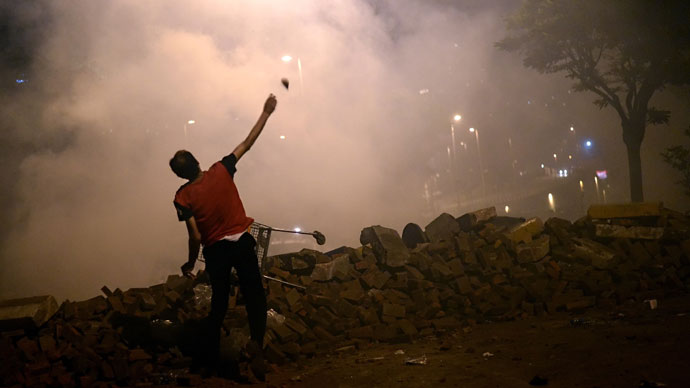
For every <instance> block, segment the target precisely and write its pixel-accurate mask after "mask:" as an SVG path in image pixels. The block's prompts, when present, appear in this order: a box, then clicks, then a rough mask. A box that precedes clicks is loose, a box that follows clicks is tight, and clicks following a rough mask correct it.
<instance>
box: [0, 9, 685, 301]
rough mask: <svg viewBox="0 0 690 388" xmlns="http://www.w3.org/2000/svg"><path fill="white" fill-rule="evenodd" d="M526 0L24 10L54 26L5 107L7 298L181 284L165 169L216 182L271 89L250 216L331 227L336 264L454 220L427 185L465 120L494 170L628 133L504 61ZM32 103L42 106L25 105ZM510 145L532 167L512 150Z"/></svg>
mask: <svg viewBox="0 0 690 388" xmlns="http://www.w3.org/2000/svg"><path fill="white" fill-rule="evenodd" d="M514 3H515V2H510V1H503V2H499V1H496V2H489V3H488V4H487V5H484V6H480V5H477V3H471V2H470V4H472V5H473V6H465V7H464V8H463V7H459V6H453V5H451V2H441V1H437V2H429V1H421V0H398V1H392V0H391V1H384V2H376V4H373V2H369V1H364V0H352V1H329V2H323V1H314V0H293V1H274V0H273V1H268V0H257V1H251V2H243V1H218V0H202V1H195V2H170V1H162V0H161V1H145V2H142V1H135V0H130V1H126V0H125V1H85V0H84V1H79V0H74V1H61V2H45V3H44V4H43V6H44V7H46V8H44V9H42V10H37V9H36V8H31V9H29V10H27V11H26V12H28V16H27V18H29V19H30V18H31V15H32V13H31V12H34V13H36V12H38V13H41V14H42V15H44V16H45V15H46V14H47V15H49V18H50V23H48V24H47V25H46V26H45V28H44V30H42V34H41V40H40V42H39V43H40V44H39V45H38V46H37V49H36V53H37V59H36V60H35V61H34V62H33V68H32V69H31V71H30V74H32V76H33V79H31V80H29V81H30V82H32V83H33V85H32V87H33V89H30V91H28V92H26V93H24V94H23V97H22V99H21V100H18V101H15V102H14V103H13V104H11V105H10V106H9V107H6V108H5V109H4V111H5V113H7V112H10V110H12V112H14V113H13V114H12V119H11V122H12V124H11V129H10V130H8V134H9V137H10V140H11V142H14V144H21V145H24V146H23V147H24V148H21V147H20V146H17V147H20V148H21V149H19V150H18V148H15V149H13V150H12V153H11V154H12V155H14V156H16V158H15V157H13V158H12V159H13V160H14V163H15V164H16V165H15V167H16V174H13V175H12V176H11V177H6V178H3V183H6V185H5V187H6V189H5V190H8V192H10V194H7V195H6V196H7V197H8V198H11V199H12V201H11V204H12V206H11V208H10V209H9V210H7V214H6V215H5V217H6V218H8V225H11V226H10V227H9V228H8V230H7V231H6V232H5V233H4V235H3V244H2V248H1V250H0V255H1V258H0V259H1V260H2V261H1V263H2V266H3V270H2V275H1V278H0V284H2V286H0V297H16V296H26V295H31V294H45V293H49V294H53V295H56V296H57V297H60V298H83V297H88V296H92V295H94V294H95V293H97V290H98V289H99V288H100V287H101V286H102V285H104V284H107V285H108V286H110V287H111V288H112V287H120V288H123V289H125V288H129V287H138V286H148V285H150V284H153V283H155V282H159V281H163V280H164V279H165V277H166V276H167V275H168V274H170V273H178V272H179V266H180V265H181V264H182V263H183V262H184V261H185V260H186V230H185V228H184V225H183V224H182V223H179V222H177V219H176V215H175V211H174V208H173V206H172V199H173V195H174V193H175V191H176V189H177V188H178V187H179V186H180V185H181V184H183V183H184V182H183V181H182V180H180V179H179V178H177V177H176V176H175V175H174V174H173V173H172V172H171V171H170V169H169V167H168V164H167V163H168V160H169V159H170V157H171V156H172V155H173V153H174V152H175V151H177V150H178V149H188V150H190V151H191V152H192V153H194V155H195V156H196V157H197V159H198V160H199V161H200V163H201V165H202V168H204V169H205V168H208V167H209V166H210V165H211V164H212V163H214V162H215V161H217V160H219V159H220V158H222V157H223V156H224V155H227V154H228V153H230V152H231V151H232V150H233V149H234V147H235V146H236V145H237V144H238V143H239V142H240V141H242V140H243V139H244V137H245V136H246V135H247V133H248V132H249V130H250V129H251V127H252V125H253V124H254V122H255V121H256V119H257V118H258V116H259V114H260V112H261V108H262V105H263V102H264V100H265V98H266V97H267V96H268V94H269V93H275V94H276V95H277V98H278V107H277V110H276V112H275V113H274V115H273V116H272V117H271V118H270V119H269V122H268V124H267V125H266V128H265V130H264V132H263V134H262V135H261V137H260V138H259V139H258V141H257V143H256V144H255V145H254V147H253V148H252V150H251V151H249V152H248V153H247V154H246V155H245V156H244V158H243V159H242V160H241V161H240V162H239V164H238V172H237V174H236V183H237V186H238V188H239V191H240V194H241V196H242V198H243V201H244V205H245V209H246V210H247V213H248V215H250V216H251V217H254V218H255V219H256V220H257V221H259V222H262V223H265V224H268V225H271V226H274V227H284V228H294V227H301V228H302V229H303V230H308V231H311V230H315V229H316V230H319V231H321V232H323V233H324V234H325V235H326V236H327V239H328V241H327V242H328V243H327V245H326V246H325V247H319V249H325V250H328V249H333V248H336V247H338V246H341V245H349V246H358V245H359V242H358V238H359V232H360V230H361V229H362V228H363V227H365V226H369V225H373V224H381V225H384V226H389V227H392V228H395V229H397V230H399V231H401V230H402V228H403V226H404V225H405V224H406V223H408V222H418V223H420V224H422V226H423V225H426V223H427V222H429V221H430V220H431V219H433V218H434V217H435V216H436V215H438V213H434V211H436V210H438V209H433V208H430V205H429V202H428V197H425V183H427V190H429V185H428V183H429V182H430V177H431V178H433V177H434V175H435V174H436V173H438V172H439V171H442V170H444V169H446V165H447V164H448V154H447V147H448V146H449V145H450V141H451V138H450V136H451V132H450V125H451V123H452V117H453V115H454V114H455V113H459V114H462V116H463V119H462V120H463V121H462V124H457V131H458V136H459V137H458V139H457V141H458V142H459V141H461V140H464V142H467V143H468V144H470V146H471V147H472V146H473V144H474V143H471V142H473V141H474V137H472V136H471V135H470V134H469V133H467V128H468V127H469V126H477V127H478V128H481V131H483V132H480V133H481V136H482V139H481V141H482V142H483V143H482V147H483V149H482V152H483V153H484V154H483V155H482V156H483V157H484V160H485V163H486V168H488V169H489V170H494V171H500V170H501V169H504V167H501V166H510V160H512V159H511V158H513V157H515V158H520V163H521V164H523V165H525V166H526V165H537V164H538V162H539V160H542V159H544V158H545V156H544V155H546V156H549V155H550V153H549V152H550V151H549V150H548V149H549V147H550V145H549V143H548V142H549V140H546V139H545V137H544V133H545V131H546V129H548V128H550V127H553V126H554V125H561V124H562V125H564V126H565V125H570V123H569V122H575V121H577V122H578V129H579V128H585V129H582V131H583V132H587V133H590V134H592V135H594V134H596V133H599V132H598V131H603V130H604V129H605V128H604V127H606V126H609V127H617V126H618V121H617V119H616V117H615V115H614V113H612V112H608V111H601V112H600V111H597V110H596V108H594V107H593V106H592V105H591V103H590V101H591V97H590V96H586V95H584V96H580V97H576V96H574V95H570V94H568V93H567V90H568V85H569V84H568V82H567V81H566V80H563V79H561V78H562V77H561V78H559V77H556V76H551V77H547V76H542V75H538V74H536V73H533V72H530V71H528V70H525V69H523V68H522V66H521V64H520V61H519V59H518V58H514V57H511V56H509V55H507V54H505V53H502V52H499V51H497V50H496V49H495V48H494V47H493V42H495V41H496V40H498V39H500V38H501V37H502V34H503V20H502V17H503V16H504V15H505V14H506V13H507V12H509V11H511V10H512V7H513V6H514V5H515V4H514ZM285 55H289V56H291V57H292V59H291V60H290V61H284V60H281V58H283V56H285ZM283 77H286V78H288V79H289V80H290V90H289V91H287V90H285V89H283V87H282V85H281V84H280V79H281V78H283ZM36 85H40V86H36ZM28 101H32V104H34V105H33V106H40V107H41V109H40V111H35V112H27V111H26V109H24V110H22V108H21V105H22V104H23V103H27V102H28ZM36 101H40V104H38V105H37V103H36ZM545 104H546V105H547V106H546V107H544V105H545ZM549 104H552V105H553V106H552V107H550V108H549V106H548V105H549ZM555 107H557V108H555ZM553 109H555V110H553ZM24 115H29V116H31V117H32V118H31V120H28V119H23V118H22V116H24ZM585 116H586V117H585ZM7 117H10V116H7ZM192 121H193V123H192ZM461 130H462V132H461ZM609 132H610V133H611V134H610V135H609V136H610V137H611V139H612V140H611V144H612V147H618V148H620V149H621V150H622V143H621V141H620V138H619V134H618V131H615V130H614V131H609ZM281 136H284V139H281ZM508 138H510V139H511V141H512V143H511V144H512V146H513V147H514V150H512V151H511V152H514V153H515V154H516V155H519V157H518V156H514V155H510V154H508V153H507V152H505V151H504V148H505V144H506V139H508ZM606 141H608V140H606ZM537 142H539V143H540V144H541V145H540V147H541V148H539V150H537V147H536V146H535V143H537ZM553 143H554V144H556V145H557V143H558V140H557V139H556V140H553ZM662 143H663V142H662ZM27 144H28V145H31V146H26V145H27ZM556 145H554V146H556ZM471 147H469V151H468V152H472V151H473V148H471ZM484 147H485V148H484ZM542 149H543V150H542ZM650 154H652V155H651V156H652V157H654V158H657V159H658V157H657V155H658V152H657V151H654V152H650ZM643 157H644V156H643ZM471 160H473V159H467V160H466V162H467V163H470V161H471ZM474 160H476V159H474ZM616 160H618V159H616ZM620 162H621V163H623V164H622V165H621V174H619V175H622V176H623V178H621V179H623V181H624V182H627V180H625V179H627V178H625V175H624V174H625V171H626V170H625V169H626V167H625V160H624V159H623V160H620ZM471 163H474V162H471ZM650 175H653V174H647V176H650ZM466 184H467V187H468V188H462V187H461V188H460V189H461V190H472V189H473V188H472V187H471V186H474V189H476V187H477V181H476V180H474V181H468V182H466ZM463 187H464V186H463ZM625 187H626V186H623V189H622V190H621V193H620V196H621V200H623V198H624V197H625V195H626V193H627V191H626V190H625ZM674 190H675V189H674ZM676 191H677V192H680V190H676ZM657 194H658V193H657ZM674 195H675V194H674ZM657 197H659V198H662V195H657ZM662 199H663V198H662ZM469 206H470V207H472V206H471V205H469ZM465 210H472V209H465ZM456 215H459V214H456ZM274 236H275V234H274ZM276 237H278V236H276ZM278 240H279V239H277V240H276V241H278ZM295 241H297V242H298V243H301V244H302V246H305V247H310V248H316V247H317V246H316V245H315V244H314V243H313V240H310V238H308V237H305V238H303V239H302V240H295ZM281 249H282V248H281V246H280V245H276V246H275V247H272V248H271V252H272V253H278V252H280V251H281ZM286 249H287V248H286ZM200 265H201V264H197V268H198V267H199V266H200Z"/></svg>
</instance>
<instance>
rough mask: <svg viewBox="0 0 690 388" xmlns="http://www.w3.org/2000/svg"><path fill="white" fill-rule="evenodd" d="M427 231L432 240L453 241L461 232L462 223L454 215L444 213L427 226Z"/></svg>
mask: <svg viewBox="0 0 690 388" xmlns="http://www.w3.org/2000/svg"><path fill="white" fill-rule="evenodd" d="M425 232H426V235H427V237H428V238H429V241H431V242H438V241H452V240H453V237H454V236H455V235H456V234H458V232H460V225H459V224H458V222H457V221H456V220H455V218H454V217H453V216H451V215H450V214H448V213H443V214H441V215H440V216H438V217H436V219H435V220H433V221H431V222H430V223H429V225H427V226H426V228H425Z"/></svg>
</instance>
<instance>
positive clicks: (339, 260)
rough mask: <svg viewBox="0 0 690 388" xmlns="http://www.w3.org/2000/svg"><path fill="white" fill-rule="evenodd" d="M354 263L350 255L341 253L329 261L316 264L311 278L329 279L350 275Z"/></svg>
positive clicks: (323, 280)
mask: <svg viewBox="0 0 690 388" xmlns="http://www.w3.org/2000/svg"><path fill="white" fill-rule="evenodd" d="M350 269H352V264H350V258H349V256H348V255H339V256H338V257H335V258H333V260H332V261H331V262H329V263H323V264H316V265H315V266H314V270H313V272H312V273H311V278H312V280H314V281H321V282H325V281H329V280H332V279H333V278H334V277H336V276H338V275H339V276H341V277H342V276H349V272H350Z"/></svg>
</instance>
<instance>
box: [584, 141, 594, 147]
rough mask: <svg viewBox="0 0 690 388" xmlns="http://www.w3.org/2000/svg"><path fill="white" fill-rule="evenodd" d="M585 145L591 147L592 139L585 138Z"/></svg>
mask: <svg viewBox="0 0 690 388" xmlns="http://www.w3.org/2000/svg"><path fill="white" fill-rule="evenodd" d="M585 147H587V148H591V147H592V141H591V140H587V141H586V142H585Z"/></svg>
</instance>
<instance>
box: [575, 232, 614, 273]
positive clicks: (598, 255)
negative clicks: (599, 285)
mask: <svg viewBox="0 0 690 388" xmlns="http://www.w3.org/2000/svg"><path fill="white" fill-rule="evenodd" d="M572 241H573V243H574V245H573V252H574V254H575V257H577V258H578V259H580V260H582V261H584V262H585V263H587V264H591V265H592V266H593V267H595V268H599V269H608V268H611V267H613V266H614V265H615V264H616V259H617V258H618V255H617V254H616V251H614V250H613V249H611V248H609V247H607V246H606V245H603V244H600V243H598V242H596V241H592V240H589V239H586V238H573V240H572Z"/></svg>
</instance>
